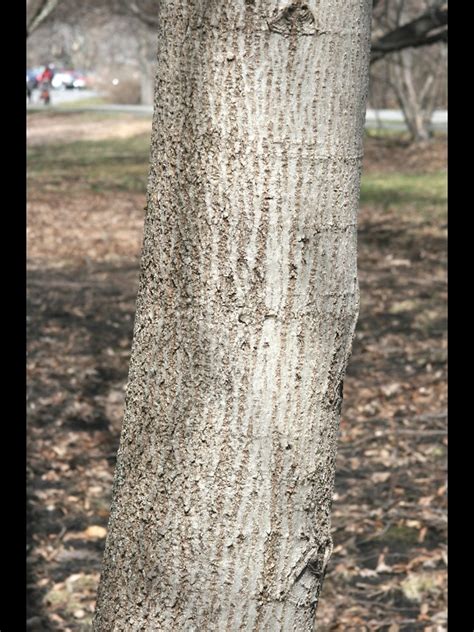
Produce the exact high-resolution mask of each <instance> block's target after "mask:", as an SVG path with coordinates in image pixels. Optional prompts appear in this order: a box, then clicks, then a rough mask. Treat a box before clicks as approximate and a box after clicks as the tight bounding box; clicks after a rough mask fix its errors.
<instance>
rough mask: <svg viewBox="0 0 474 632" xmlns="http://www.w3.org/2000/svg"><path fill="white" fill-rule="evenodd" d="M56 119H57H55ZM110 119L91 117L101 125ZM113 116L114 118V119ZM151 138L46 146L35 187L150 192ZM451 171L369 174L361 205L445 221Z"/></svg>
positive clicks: (36, 157) (34, 165)
mask: <svg viewBox="0 0 474 632" xmlns="http://www.w3.org/2000/svg"><path fill="white" fill-rule="evenodd" d="M51 116H52V117H54V116H55V114H54V113H51ZM104 116H109V115H106V114H96V113H87V114H84V119H86V118H87V119H88V120H96V119H97V120H99V119H100V118H103V117H104ZM112 116H113V115H112ZM149 151H150V135H149V134H140V135H138V136H134V137H130V138H126V139H107V140H97V141H75V142H71V143H58V144H54V145H51V144H50V145H40V146H34V147H30V148H29V150H28V177H29V179H30V184H34V185H35V186H38V187H42V188H45V189H47V190H49V191H52V190H54V189H58V187H59V189H61V188H62V187H63V186H67V187H68V189H70V188H71V187H72V188H73V189H75V190H80V189H82V190H84V189H88V190H91V191H96V192H97V191H110V190H116V191H130V192H137V191H139V192H142V191H145V189H146V180H147V176H148V165H149ZM446 198H447V179H446V172H445V171H438V172H435V173H400V172H395V173H387V172H385V173H366V174H363V176H362V184H361V205H375V206H379V207H382V208H384V209H393V210H400V211H402V210H404V209H406V210H408V211H410V210H411V211H412V210H415V211H417V213H419V214H420V215H421V217H422V218H427V217H428V216H430V217H433V213H435V215H437V216H438V217H442V216H443V214H444V213H445V210H446Z"/></svg>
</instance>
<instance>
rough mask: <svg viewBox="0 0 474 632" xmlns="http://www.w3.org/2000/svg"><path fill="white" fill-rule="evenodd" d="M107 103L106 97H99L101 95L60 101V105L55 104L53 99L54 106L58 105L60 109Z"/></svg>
mask: <svg viewBox="0 0 474 632" xmlns="http://www.w3.org/2000/svg"><path fill="white" fill-rule="evenodd" d="M53 96H54V95H53ZM106 104H107V101H106V100H105V99H104V97H99V96H97V97H89V98H88V99H76V100H75V101H69V102H66V103H60V104H59V105H54V99H53V106H54V107H56V108H57V109H58V110H71V109H75V108H82V107H91V106H94V105H106Z"/></svg>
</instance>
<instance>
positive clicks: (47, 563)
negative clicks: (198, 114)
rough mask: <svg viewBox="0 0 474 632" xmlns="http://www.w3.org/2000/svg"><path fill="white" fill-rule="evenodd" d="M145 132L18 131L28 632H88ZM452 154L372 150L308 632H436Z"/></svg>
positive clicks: (394, 143)
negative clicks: (328, 530) (349, 350)
mask: <svg viewBox="0 0 474 632" xmlns="http://www.w3.org/2000/svg"><path fill="white" fill-rule="evenodd" d="M149 136H150V121H147V120H144V119H142V118H136V117H134V116H132V115H125V114H122V115H110V114H90V113H89V114H73V113H71V114H67V113H61V114H48V113H39V112H35V113H31V114H30V115H29V117H28V154H29V155H28V266H29V273H28V301H29V308H28V327H29V329H28V392H29V399H28V425H29V433H28V436H29V465H28V485H29V491H28V493H29V501H28V515H29V527H28V561H29V584H28V595H29V604H28V608H29V611H28V629H29V630H32V631H38V632H40V631H41V632H48V631H50V630H60V631H63V632H68V631H71V632H81V631H85V630H89V629H90V627H89V624H90V620H91V616H92V612H93V608H94V599H95V591H96V587H97V582H98V579H99V571H100V562H101V553H102V549H103V544H104V538H105V535H106V526H107V518H108V511H109V504H110V491H111V482H112V475H113V468H114V462H115V452H116V449H117V445H118V437H119V431H120V424H121V417H122V407H123V388H124V385H125V381H126V377H127V370H128V360H129V353H130V343H131V334H132V327H133V318H134V309H135V295H136V288H137V280H138V265H139V254H140V247H141V237H142V225H143V215H144V210H143V208H144V205H145V193H144V192H145V187H146V179H147V172H148V153H149ZM445 149H446V143H445V139H444V138H443V137H440V138H438V139H436V140H435V141H434V142H433V143H432V144H431V145H429V146H426V147H424V148H420V147H417V148H414V147H410V146H408V145H407V144H406V143H405V142H404V141H403V139H401V138H400V137H398V136H395V135H393V134H386V135H384V136H383V137H368V138H367V140H366V147H365V164H364V176H363V184H362V194H361V212H360V224H359V225H360V229H359V276H360V287H361V311H360V319H359V324H358V328H357V336H356V340H355V344H354V349H353V354H352V359H351V362H350V366H349V370H348V374H347V378H346V382H345V385H344V407H343V414H342V422H341V436H340V449H339V455H338V465H337V478H336V494H335V498H334V507H333V526H334V544H335V550H334V554H333V557H332V561H331V563H330V568H329V571H328V575H327V578H326V583H325V586H324V589H323V595H322V597H321V605H320V607H319V611H318V622H319V623H318V626H317V629H318V632H328V631H332V632H334V631H338V632H339V631H348V632H351V631H354V632H355V631H357V632H363V631H369V630H370V631H376V630H377V631H378V630H380V631H382V630H386V631H388V632H397V631H406V632H409V631H410V632H411V631H418V630H423V631H424V632H443V631H444V630H446V513H445V509H446V507H445V506H446V446H447V439H446V425H445V424H446V174H445V167H446V156H445Z"/></svg>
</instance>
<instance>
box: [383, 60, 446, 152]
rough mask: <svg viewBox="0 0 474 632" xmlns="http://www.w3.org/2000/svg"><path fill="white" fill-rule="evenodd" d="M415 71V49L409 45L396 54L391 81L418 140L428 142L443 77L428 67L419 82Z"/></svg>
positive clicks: (392, 62)
mask: <svg viewBox="0 0 474 632" xmlns="http://www.w3.org/2000/svg"><path fill="white" fill-rule="evenodd" d="M413 71H414V60H413V49H405V50H403V51H401V52H400V53H397V54H395V55H394V56H393V59H392V60H391V63H390V64H389V72H390V76H391V85H392V86H393V90H394V92H395V95H396V97H397V100H398V103H399V106H400V108H401V110H402V112H403V116H404V119H405V123H406V125H407V127H408V131H409V132H410V136H411V138H412V140H413V141H414V142H425V141H427V140H429V139H430V138H431V137H432V135H433V132H432V127H431V118H432V116H433V111H434V105H435V96H436V88H437V84H438V83H439V81H438V77H436V76H435V74H434V73H432V72H430V69H429V68H428V69H426V71H425V75H424V77H423V78H422V81H418V82H415V78H414V74H413ZM417 83H418V85H417ZM420 84H421V85H420Z"/></svg>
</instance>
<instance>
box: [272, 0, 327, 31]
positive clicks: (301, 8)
mask: <svg viewBox="0 0 474 632" xmlns="http://www.w3.org/2000/svg"><path fill="white" fill-rule="evenodd" d="M268 28H269V30H270V31H272V32H274V33H279V34H280V35H285V36H288V35H314V34H315V33H316V32H317V29H316V21H315V19H314V15H313V13H312V11H311V9H310V8H309V7H308V5H307V4H306V3H305V2H301V0H294V1H293V2H291V3H290V4H288V6H286V7H285V8H284V9H282V10H281V11H278V12H277V13H276V15H274V16H273V17H272V18H271V19H270V20H268Z"/></svg>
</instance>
